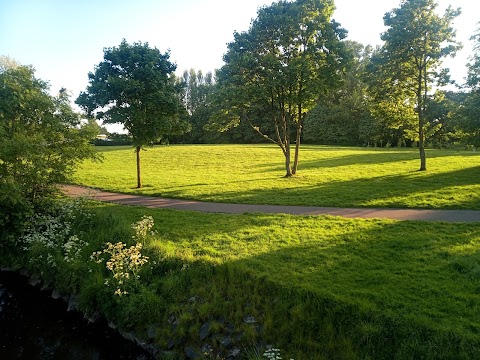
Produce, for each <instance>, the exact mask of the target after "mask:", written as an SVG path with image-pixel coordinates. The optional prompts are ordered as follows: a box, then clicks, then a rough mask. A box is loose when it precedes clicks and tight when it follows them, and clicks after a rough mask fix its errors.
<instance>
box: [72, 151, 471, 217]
mask: <svg viewBox="0 0 480 360" xmlns="http://www.w3.org/2000/svg"><path fill="white" fill-rule="evenodd" d="M99 151H100V152H101V153H102V154H103V155H104V161H103V163H92V162H85V163H84V164H82V166H81V167H80V168H79V170H78V171H77V172H76V174H75V177H74V182H75V183H77V184H83V185H86V186H91V187H96V188H101V189H104V190H111V191H118V192H124V193H137V194H144V195H154V196H164V197H171V198H183V199H197V200H203V201H218V202H231V203H250V204H280V205H313V206H338V207H402V208H403V207H404V208H441V209H477V210H480V181H479V178H480V153H476V152H472V151H453V150H428V151H427V168H428V171H426V172H419V171H417V169H418V168H419V160H418V151H417V150H415V149H408V150H406V149H373V148H335V147H325V146H303V147H302V150H301V154H300V166H299V173H298V175H297V176H295V177H293V178H284V177H283V175H284V174H285V170H284V166H283V163H284V159H283V155H282V153H281V151H280V149H279V148H278V147H275V146H270V145H174V146H161V147H156V148H153V149H147V151H145V152H143V153H142V169H143V170H142V174H143V183H144V188H143V189H141V190H138V189H135V185H136V178H135V176H136V168H135V155H134V152H133V149H132V148H130V147H123V148H108V147H104V148H99Z"/></svg>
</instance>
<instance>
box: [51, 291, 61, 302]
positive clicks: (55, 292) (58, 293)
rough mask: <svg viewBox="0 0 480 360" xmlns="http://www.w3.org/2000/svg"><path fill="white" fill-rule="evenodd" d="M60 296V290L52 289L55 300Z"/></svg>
mask: <svg viewBox="0 0 480 360" xmlns="http://www.w3.org/2000/svg"><path fill="white" fill-rule="evenodd" d="M61 297H62V294H61V293H60V291H58V290H56V289H55V290H53V291H52V298H53V299H55V300H57V299H60V298H61Z"/></svg>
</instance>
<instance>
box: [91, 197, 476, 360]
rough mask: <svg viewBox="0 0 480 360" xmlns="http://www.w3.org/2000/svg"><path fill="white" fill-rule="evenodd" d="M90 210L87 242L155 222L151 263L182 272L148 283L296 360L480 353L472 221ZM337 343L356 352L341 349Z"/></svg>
mask: <svg viewBox="0 0 480 360" xmlns="http://www.w3.org/2000/svg"><path fill="white" fill-rule="evenodd" d="M93 209H94V211H95V212H96V213H97V219H98V221H99V226H100V227H99V228H95V229H91V235H90V236H91V237H92V239H96V241H98V242H101V241H102V239H109V238H111V234H112V231H114V233H122V232H123V233H128V232H129V224H130V223H132V222H133V221H135V220H136V219H138V218H140V217H141V216H143V215H151V216H153V218H154V221H155V224H156V225H155V230H156V231H157V232H158V235H157V237H156V238H155V239H154V240H153V242H151V243H150V245H149V248H150V251H153V253H154V254H157V255H154V256H156V258H155V259H156V260H157V261H158V262H159V264H161V263H162V261H165V259H170V260H171V261H176V262H179V263H180V264H187V265H188V269H189V270H187V271H186V272H185V273H183V275H178V274H176V273H167V274H165V273H163V275H161V276H158V275H157V276H158V277H151V278H149V279H145V280H144V281H145V286H147V287H148V288H152V289H153V288H162V289H164V290H163V291H165V289H169V291H168V292H169V294H170V295H171V296H172V299H174V300H175V301H173V300H172V302H173V303H177V304H178V302H182V301H185V299H186V298H189V297H191V296H195V297H201V298H202V299H203V303H202V305H201V309H198V311H199V312H200V313H201V314H203V315H201V316H203V317H207V318H211V317H214V316H221V317H227V318H229V319H231V318H234V319H236V320H237V321H239V322H240V323H241V321H242V320H241V319H242V316H244V315H245V313H246V311H248V312H251V313H253V314H254V315H255V316H256V317H257V318H258V319H259V321H260V322H261V323H262V324H263V326H264V332H265V336H267V337H268V338H270V336H271V337H272V339H274V340H275V344H276V345H277V346H280V347H282V348H283V349H285V350H288V351H289V352H290V353H291V354H295V358H297V359H311V358H323V356H325V358H331V356H332V354H337V355H339V356H340V357H339V358H357V356H359V358H364V357H363V356H368V357H369V358H372V359H380V358H395V356H397V357H396V358H399V359H407V358H420V357H422V356H423V357H424V356H425V355H427V358H431V359H436V358H442V356H440V355H443V358H449V359H454V358H468V357H465V356H466V355H465V354H467V353H470V354H472V347H473V348H475V346H476V347H477V349H479V348H478V347H479V346H480V335H479V333H480V321H479V319H480V306H478V304H480V291H479V289H480V225H477V224H444V223H423V222H412V221H389V220H349V219H342V218H336V217H330V216H324V217H308V216H288V215H261V214H245V215H224V214H201V213H195V212H181V211H173V210H154V209H142V208H137V207H122V206H118V205H96V206H95V207H94V208H93ZM102 224H103V225H105V226H102ZM112 224H114V226H112ZM107 225H108V226H107ZM162 259H163V260H162ZM158 274H160V273H158ZM179 276H180V277H179ZM182 276H184V277H186V278H182ZM182 279H183V280H182ZM186 279H188V280H186ZM172 281H173V282H174V283H173V285H172V284H171V282H172ZM152 284H157V285H152ZM159 284H161V285H159ZM172 286H173V288H172ZM158 295H159V296H165V293H163V292H160V293H159V294H158ZM247 303H248V304H250V305H248V306H247V307H246V304H247ZM177 311H178V312H179V313H182V312H183V311H187V313H188V312H189V311H191V310H188V309H183V308H182V307H180V308H177ZM196 311H197V310H196ZM167 313H168V311H167ZM199 316H200V315H199ZM189 321H190V323H192V324H195V320H194V319H191V320H189ZM232 321H233V319H232ZM192 326H193V327H194V328H195V329H196V330H195V331H198V329H197V328H196V327H195V326H197V327H198V326H199V324H198V323H196V325H192ZM195 331H194V333H195ZM317 331H318V332H319V333H317ZM329 341H330V342H331V343H330V345H329V344H327V343H325V342H329ZM342 341H344V342H345V343H344V345H345V344H349V346H352V349H351V350H352V351H353V353H355V354H356V355H355V356H353V355H352V356H350V355H348V351H346V349H345V348H344V349H341V350H339V348H341V347H342ZM402 347H404V348H402ZM479 350H480V349H479ZM316 351H319V352H320V353H319V354H323V355H322V356H320V355H318V357H315V356H314V357H312V354H314V353H315V352H316ZM336 351H340V352H339V353H336ZM462 352H465V353H462ZM329 354H330V355H329ZM408 354H410V355H411V356H413V357H410V356H409V355H408ZM460 355H461V356H460ZM464 355H465V356H464ZM343 356H344V357H343Z"/></svg>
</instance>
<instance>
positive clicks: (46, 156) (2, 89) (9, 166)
mask: <svg viewBox="0 0 480 360" xmlns="http://www.w3.org/2000/svg"><path fill="white" fill-rule="evenodd" d="M95 135H96V133H95V129H94V128H93V127H91V126H89V125H88V124H84V123H83V122H82V121H81V118H80V116H79V115H78V114H76V113H75V112H74V111H73V110H72V108H71V106H70V100H69V98H68V93H67V91H66V90H65V89H62V90H61V91H60V92H59V94H58V95H57V96H52V95H50V94H49V88H48V84H47V83H46V82H44V81H42V80H40V79H37V78H36V77H35V76H34V70H33V68H31V67H25V66H20V65H19V64H17V63H14V62H10V63H9V65H8V64H7V66H3V67H1V68H0V239H5V238H8V237H10V236H14V233H15V232H12V227H17V226H18V225H21V222H22V219H24V218H25V213H26V212H28V211H30V210H32V209H33V208H34V207H35V205H36V204H38V203H41V201H43V200H44V199H46V198H49V197H50V195H51V194H52V192H55V191H56V189H57V184H58V183H63V182H65V181H67V180H68V179H69V177H70V175H71V174H72V172H73V170H74V168H75V166H76V164H77V163H78V162H80V161H82V160H83V159H85V158H90V157H94V150H95V149H94V147H93V146H92V145H90V141H91V140H93V138H94V137H95ZM15 234H16V233H15ZM17 235H18V234H17Z"/></svg>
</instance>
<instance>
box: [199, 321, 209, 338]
mask: <svg viewBox="0 0 480 360" xmlns="http://www.w3.org/2000/svg"><path fill="white" fill-rule="evenodd" d="M209 335H210V323H209V322H206V323H204V324H203V325H202V326H201V327H200V341H203V340H205V338H207V337H208V336H209Z"/></svg>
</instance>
